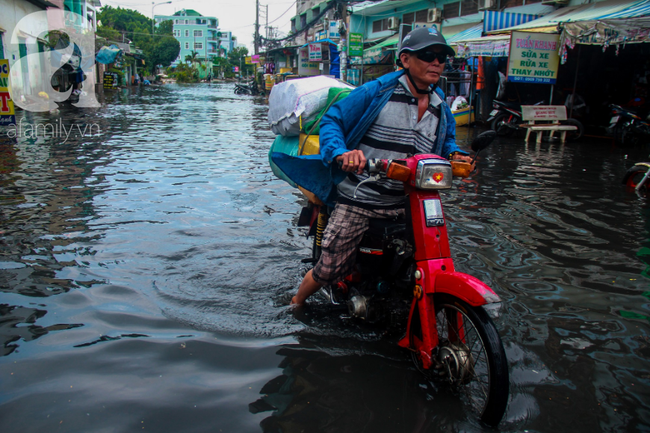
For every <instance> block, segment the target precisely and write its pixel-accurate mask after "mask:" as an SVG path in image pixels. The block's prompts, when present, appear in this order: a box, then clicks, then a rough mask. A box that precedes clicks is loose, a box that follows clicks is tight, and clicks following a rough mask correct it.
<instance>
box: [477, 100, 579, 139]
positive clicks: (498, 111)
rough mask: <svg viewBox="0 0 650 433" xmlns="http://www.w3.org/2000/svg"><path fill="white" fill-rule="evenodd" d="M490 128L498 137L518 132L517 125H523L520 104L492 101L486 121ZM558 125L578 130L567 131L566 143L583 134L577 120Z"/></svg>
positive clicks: (539, 103)
mask: <svg viewBox="0 0 650 433" xmlns="http://www.w3.org/2000/svg"><path fill="white" fill-rule="evenodd" d="M543 103H544V101H539V102H537V103H535V104H532V105H541V104H543ZM487 121H488V123H489V125H490V128H491V129H492V130H493V131H496V133H497V135H499V136H509V135H511V134H512V133H513V132H515V131H518V130H520V129H521V128H520V127H519V125H521V124H522V123H523V120H522V115H521V104H520V103H518V102H505V101H497V100H496V99H495V100H494V101H492V111H491V112H490V116H489V117H488V119H487ZM560 123H562V124H563V125H574V126H576V127H577V128H578V129H577V130H575V131H568V132H567V135H566V140H567V141H575V140H578V139H580V138H581V137H582V134H583V133H584V126H583V125H582V123H581V122H580V121H579V120H577V119H572V118H569V119H567V120H563V121H561V122H560Z"/></svg>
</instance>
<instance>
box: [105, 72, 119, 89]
mask: <svg viewBox="0 0 650 433" xmlns="http://www.w3.org/2000/svg"><path fill="white" fill-rule="evenodd" d="M117 82H118V77H117V74H116V73H115V72H104V79H103V80H102V83H103V86H104V89H114V88H115V87H117Z"/></svg>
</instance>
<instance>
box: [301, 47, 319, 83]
mask: <svg viewBox="0 0 650 433" xmlns="http://www.w3.org/2000/svg"><path fill="white" fill-rule="evenodd" d="M298 75H300V76H303V77H306V76H309V75H320V68H319V63H318V62H312V61H311V60H310V59H309V50H308V49H307V47H305V48H303V49H301V50H300V57H299V59H298Z"/></svg>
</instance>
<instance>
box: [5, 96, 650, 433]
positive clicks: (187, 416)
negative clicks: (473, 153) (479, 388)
mask: <svg viewBox="0 0 650 433" xmlns="http://www.w3.org/2000/svg"><path fill="white" fill-rule="evenodd" d="M233 90H234V85H232V84H216V83H213V84H212V85H208V84H200V85H186V86H183V85H169V86H162V87H153V86H152V87H145V88H139V89H135V88H134V89H128V90H126V89H125V90H121V91H116V92H114V93H110V94H108V93H107V94H106V95H104V96H102V97H100V98H101V100H102V107H101V108H100V109H97V110H89V109H88V110H80V109H76V108H74V107H67V108H61V110H60V112H58V113H45V114H39V113H25V112H19V113H18V114H17V119H16V120H17V122H19V128H18V135H19V136H17V137H13V135H15V134H13V135H12V134H11V133H10V132H9V130H8V129H0V198H1V201H0V234H1V235H0V243H1V246H2V247H1V248H0V337H1V338H2V347H1V348H0V349H1V350H2V352H0V353H1V354H2V355H3V356H1V357H0V431H2V432H6V433H10V432H11V433H13V432H21V433H23V432H41V431H61V432H88V431H93V432H133V431H136V430H137V431H153V432H205V431H214V432H220V431H222V432H301V431H305V432H337V433H338V432H350V433H352V432H354V433H357V432H362V431H366V432H418V433H420V432H456V431H465V432H474V431H493V430H491V429H487V428H485V427H482V426H481V425H479V424H478V422H477V421H476V420H474V419H473V418H472V417H470V416H469V415H468V414H466V413H465V412H464V411H463V409H462V407H461V405H460V404H459V400H458V398H457V397H456V396H454V395H451V394H448V393H446V392H445V391H444V390H443V389H440V390H438V389H435V388H433V387H431V386H430V384H429V383H428V382H427V381H426V380H425V379H424V378H423V377H422V376H421V375H420V373H418V371H417V370H416V369H415V367H414V366H413V365H412V364H411V361H410V356H409V354H408V353H406V352H405V351H403V350H402V349H400V348H398V347H397V346H396V344H395V340H396V338H398V337H400V336H392V335H389V336H387V337H385V336H382V331H381V330H377V329H362V328H359V327H354V326H346V325H345V323H342V322H343V321H340V320H335V319H336V317H334V318H333V317H332V316H336V314H337V313H334V314H327V309H326V308H324V307H323V308H319V306H318V305H316V306H314V307H312V309H310V310H307V311H306V312H305V313H304V314H297V315H293V314H292V313H291V312H289V311H287V307H286V306H285V305H284V304H283V302H284V301H283V299H284V296H283V295H285V293H286V292H287V291H289V290H294V289H295V288H297V286H298V284H299V282H300V280H301V277H302V272H303V271H304V266H305V265H304V264H302V263H301V262H300V260H301V259H303V258H305V257H308V256H310V254H311V250H310V247H311V239H307V238H306V237H305V231H304V230H303V229H302V228H298V227H297V219H298V215H299V213H300V207H301V205H302V204H303V198H302V195H301V194H300V193H299V191H298V190H296V189H294V188H292V187H290V186H289V185H288V184H286V183H285V182H283V181H281V180H279V179H277V178H276V177H275V176H274V175H273V174H272V172H271V170H270V168H269V165H268V150H269V146H270V144H271V142H272V140H273V138H274V134H273V133H272V132H271V131H270V130H269V127H268V123H267V110H268V106H267V105H266V102H265V100H264V99H262V98H254V97H250V96H241V95H235V94H234V92H233ZM38 125H42V126H43V128H41V132H42V131H44V130H45V129H44V126H45V125H51V126H52V128H50V129H49V130H48V131H49V134H46V135H47V136H43V134H42V133H40V134H39V136H38V137H36V136H35V135H36V134H35V132H34V131H36V130H38V128H37V126H38ZM57 125H58V127H57V128H54V126H57ZM60 125H64V127H63V128H60ZM478 132H480V130H479V128H475V129H469V130H468V129H467V128H466V127H459V129H458V141H459V144H461V147H468V145H469V141H470V140H471V138H472V137H473V136H474V135H475V134H476V133H478ZM481 156H482V158H481V161H480V163H479V171H478V172H477V173H476V174H475V175H474V176H473V177H471V178H470V179H467V180H464V181H460V180H456V181H454V183H455V187H454V188H453V189H452V190H450V191H449V192H446V193H445V194H444V196H443V200H444V205H445V212H446V216H447V219H448V229H449V234H450V239H451V243H452V255H453V257H454V259H455V264H456V269H457V270H458V271H461V272H466V273H469V274H471V275H473V276H475V277H477V278H479V279H481V280H483V281H484V282H485V283H487V284H488V285H490V286H491V287H492V288H493V289H494V290H495V291H496V292H497V293H498V294H499V295H500V296H501V298H502V300H503V305H502V308H501V312H500V313H501V314H500V317H499V318H498V319H497V320H496V324H497V328H498V329H499V332H500V334H501V336H502V339H503V342H504V345H505V349H506V355H507V357H508V362H509V365H510V380H511V383H510V403H509V407H508V410H507V412H506V415H505V417H504V420H503V421H502V423H501V424H500V426H499V430H501V431H506V432H520V431H525V430H526V431H529V432H589V433H593V432H612V431H648V430H650V410H649V409H648V407H650V397H649V396H650V371H649V369H648V365H649V364H648V359H649V358H650V333H649V331H650V323H649V321H650V284H649V283H650V236H649V232H650V204H649V202H648V200H647V199H645V198H640V197H637V196H636V195H635V194H634V193H630V192H627V191H625V187H624V186H623V185H622V184H621V179H622V176H623V174H624V173H625V171H626V169H627V168H628V167H629V166H631V165H632V164H633V163H634V162H637V161H642V160H645V161H647V160H648V159H649V158H648V148H647V147H646V148H644V149H630V148H619V147H615V146H613V145H612V144H611V143H610V142H608V141H603V140H595V139H589V138H585V139H583V141H581V142H580V143H576V144H571V143H569V144H566V145H561V144H560V143H548V142H545V143H542V144H541V145H536V144H534V143H529V144H527V145H526V144H524V143H523V138H520V137H516V138H515V137H513V138H507V139H498V140H497V141H495V143H494V144H493V145H492V146H491V147H490V148H488V149H487V150H486V151H484V153H482V154H481ZM330 313H331V312H330Z"/></svg>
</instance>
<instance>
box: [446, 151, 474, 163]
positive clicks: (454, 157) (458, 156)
mask: <svg viewBox="0 0 650 433" xmlns="http://www.w3.org/2000/svg"><path fill="white" fill-rule="evenodd" d="M449 160H450V161H463V162H472V157H471V156H469V155H463V154H462V153H452V154H451V158H450V159H449Z"/></svg>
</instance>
